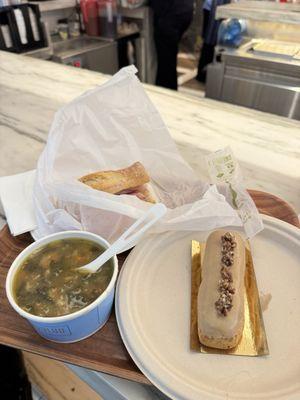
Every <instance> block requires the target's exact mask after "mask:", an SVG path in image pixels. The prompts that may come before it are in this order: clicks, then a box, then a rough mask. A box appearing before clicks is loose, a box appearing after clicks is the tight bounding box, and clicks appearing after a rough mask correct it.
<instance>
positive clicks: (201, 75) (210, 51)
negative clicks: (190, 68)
mask: <svg viewBox="0 0 300 400" xmlns="http://www.w3.org/2000/svg"><path fill="white" fill-rule="evenodd" d="M208 21H209V11H208V10H203V29H202V38H203V39H204V38H205V34H206V30H207V27H208ZM213 59H214V46H213V45H210V44H207V43H205V42H203V45H202V48H201V55H200V58H199V62H198V73H197V77H196V79H197V80H198V81H200V82H205V80H206V66H207V64H210V63H211V62H212V61H213Z"/></svg>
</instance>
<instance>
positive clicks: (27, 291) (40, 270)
mask: <svg viewBox="0 0 300 400" xmlns="http://www.w3.org/2000/svg"><path fill="white" fill-rule="evenodd" d="M104 250H105V248H104V247H103V246H101V245H99V244H98V243H96V242H92V241H90V240H86V239H77V238H71V239H61V240H57V241H54V242H51V243H49V244H47V245H45V246H42V247H41V248H39V249H37V250H36V251H34V252H33V253H32V254H30V255H29V256H28V257H27V258H26V259H25V260H24V261H23V264H22V265H21V267H20V268H19V270H18V271H17V273H16V275H15V277H14V281H13V293H14V298H15V301H16V302H17V304H18V305H19V307H21V308H22V309H23V310H25V311H27V312H29V313H30V314H33V315H38V316H41V317H58V316H61V315H66V314H71V313H74V312H75V311H78V310H80V309H82V308H84V307H85V306H87V305H88V304H90V303H92V302H93V301H94V300H96V299H97V297H99V296H100V295H101V293H103V292H104V290H105V289H106V288H107V286H108V284H109V282H110V280H111V278H112V275H113V261H112V260H109V261H108V262H107V263H105V264H104V265H103V267H102V268H101V269H100V271H98V272H96V273H94V274H88V273H83V272H79V271H78V270H77V268H78V267H81V266H83V265H85V264H88V263H89V262H91V261H93V260H94V259H95V258H97V257H98V256H99V255H100V254H101V253H103V252H104Z"/></svg>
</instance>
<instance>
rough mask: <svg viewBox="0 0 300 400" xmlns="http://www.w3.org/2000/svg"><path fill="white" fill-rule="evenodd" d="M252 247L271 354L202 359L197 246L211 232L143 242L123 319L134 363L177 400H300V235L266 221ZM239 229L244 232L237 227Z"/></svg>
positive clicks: (121, 287)
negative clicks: (196, 337) (264, 297)
mask: <svg viewBox="0 0 300 400" xmlns="http://www.w3.org/2000/svg"><path fill="white" fill-rule="evenodd" d="M264 224H265V229H264V231H263V232H261V233H260V234H259V235H257V236H256V237H255V238H254V239H253V240H252V243H251V244H252V254H253V259H254V265H255V271H256V277H257V283H258V288H259V291H260V292H262V293H264V294H268V293H270V294H271V295H272V299H271V302H270V304H269V306H268V308H267V310H266V311H265V312H264V313H263V317H264V322H265V328H266V332H267V337H268V344H269V349H270V355H269V356H264V357H242V356H228V355H226V356H225V355H215V354H201V353H195V352H192V351H190V349H189V329H190V326H189V322H190V270H191V267H190V247H191V240H192V239H196V240H199V241H202V240H204V239H205V238H206V237H207V235H208V233H205V232H204V233H203V232H195V233H190V232H188V233H187V232H175V233H168V234H162V235H159V236H153V237H152V238H150V239H147V240H144V241H142V242H141V243H140V244H139V245H138V246H137V247H136V248H135V249H134V250H133V251H132V252H131V254H130V255H129V257H128V258H127V260H126V263H125V265H124V266H123V268H122V271H121V274H120V277H119V281H118V285H117V293H116V315H117V322H118V326H119V329H120V333H121V336H122V339H123V341H124V343H125V346H126V348H127V350H128V352H129V353H130V355H131V357H132V358H133V360H134V361H135V363H136V364H137V365H138V367H139V368H140V369H141V371H142V372H143V373H144V374H145V375H146V376H147V378H148V379H149V380H150V381H151V382H152V383H153V384H154V385H155V386H157V387H158V388H159V389H160V390H161V391H162V392H164V393H165V394H166V395H167V396H169V397H171V398H172V399H186V400H187V399H188V400H216V399H239V400H240V399H264V400H266V399H272V400H274V399H299V398H300V356H299V355H300V230H298V229H297V228H295V227H293V226H292V225H289V224H287V223H285V222H282V221H280V220H277V219H274V218H271V217H264ZM235 229H236V228H235Z"/></svg>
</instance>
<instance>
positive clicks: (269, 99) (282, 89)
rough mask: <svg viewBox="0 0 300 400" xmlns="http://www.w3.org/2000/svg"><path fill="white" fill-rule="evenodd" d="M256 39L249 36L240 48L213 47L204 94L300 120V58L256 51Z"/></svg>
mask: <svg viewBox="0 0 300 400" xmlns="http://www.w3.org/2000/svg"><path fill="white" fill-rule="evenodd" d="M257 42H258V41H257V40H250V41H249V42H247V43H246V44H244V45H243V46H241V47H240V48H239V49H229V48H226V49H221V48H216V62H214V63H213V64H211V65H210V66H209V68H208V77H207V86H206V97H209V98H213V99H218V100H222V101H226V102H229V103H233V104H239V105H242V106H245V107H250V108H255V109H258V110H261V111H266V112H271V113H273V114H277V115H282V116H286V117H289V118H294V119H298V120H300V60H299V59H298V60H296V59H293V58H291V57H290V58H288V57H282V56H279V55H277V56H276V55H262V54H257V53H256V52H255V51H254V50H253V47H254V44H255V43H257ZM217 60H219V61H220V62H217Z"/></svg>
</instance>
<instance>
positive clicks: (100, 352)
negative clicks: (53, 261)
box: [0, 190, 299, 383]
mask: <svg viewBox="0 0 300 400" xmlns="http://www.w3.org/2000/svg"><path fill="white" fill-rule="evenodd" d="M249 192H250V194H251V196H252V198H253V199H254V201H255V203H256V205H257V207H258V209H259V210H260V212H262V213H263V214H267V215H271V216H273V217H276V218H279V219H282V220H284V221H286V222H289V223H291V224H293V225H295V226H298V227H299V220H298V217H297V214H296V213H295V212H294V211H293V209H292V207H290V205H289V204H287V203H286V202H285V201H283V200H281V199H279V198H278V197H276V196H273V195H269V194H267V193H263V192H258V191H255V190H251V191H249ZM31 242H32V238H31V236H30V235H29V234H24V235H20V236H18V237H13V236H11V235H10V233H9V230H8V227H7V226H5V227H4V228H3V229H2V231H1V232H0V305H1V306H0V342H1V343H3V344H6V345H8V346H12V347H16V348H19V349H22V350H26V351H29V352H32V353H37V354H40V355H43V356H46V357H50V358H54V359H57V360H61V361H65V362H68V363H71V364H76V365H80V366H82V367H87V368H91V369H93V370H96V371H101V372H106V373H109V374H113V375H115V376H118V377H121V378H126V379H130V380H134V381H137V382H141V383H149V381H148V380H147V378H146V377H145V376H144V375H143V374H142V373H141V372H140V371H139V369H138V368H137V367H136V365H135V364H134V362H133V361H132V359H131V357H130V356H129V354H128V352H127V350H126V348H125V346H124V345H123V342H122V340H121V337H120V334H119V331H118V327H117V323H116V318H115V315H114V313H112V315H111V316H110V318H109V320H108V322H107V323H106V325H105V326H104V327H103V328H102V329H101V330H100V331H98V332H97V333H95V334H94V335H93V336H91V337H90V338H88V339H85V340H83V341H81V342H77V343H70V344H59V343H54V342H50V341H47V340H45V339H43V338H41V337H40V336H39V335H38V334H37V333H35V331H34V330H33V328H32V327H31V326H30V325H29V323H28V322H27V321H26V320H25V319H23V318H22V317H20V316H19V315H18V314H17V313H16V312H15V311H14V310H13V309H12V308H11V306H10V305H9V303H8V301H7V299H6V294H5V279H6V275H7V271H8V268H9V267H10V265H11V263H12V261H13V260H14V259H15V257H16V256H17V255H18V254H19V253H20V252H21V251H22V250H23V249H24V248H25V247H26V246H28V245H29V244H30V243H31ZM126 256H127V254H126V253H125V254H123V255H121V257H120V258H119V263H120V267H121V265H122V264H123V262H124V260H125V258H126Z"/></svg>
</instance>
